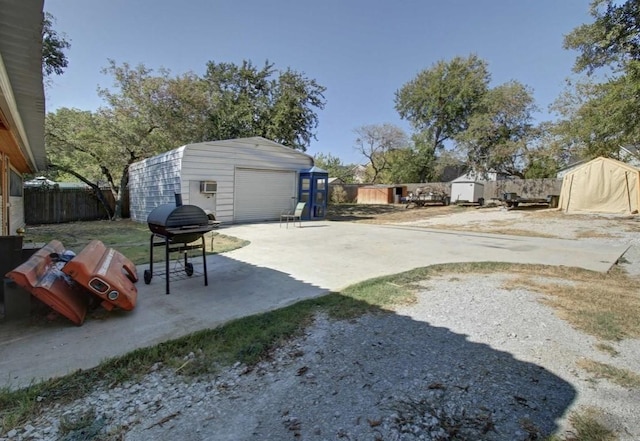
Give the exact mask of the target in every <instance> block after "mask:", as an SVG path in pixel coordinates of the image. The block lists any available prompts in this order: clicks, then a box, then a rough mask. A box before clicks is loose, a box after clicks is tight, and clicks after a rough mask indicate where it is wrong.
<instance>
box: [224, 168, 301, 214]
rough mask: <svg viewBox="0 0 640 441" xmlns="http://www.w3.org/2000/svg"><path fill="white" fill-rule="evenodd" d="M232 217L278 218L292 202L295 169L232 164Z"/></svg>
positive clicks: (293, 197) (293, 198)
mask: <svg viewBox="0 0 640 441" xmlns="http://www.w3.org/2000/svg"><path fill="white" fill-rule="evenodd" d="M234 193H235V195H234V211H235V213H234V221H235V222H259V221H265V220H278V219H280V214H281V213H282V211H284V210H290V209H291V207H292V206H293V204H294V203H295V195H296V172H294V171H288V170H286V171H285V170H283V171H279V170H260V169H250V168H236V177H235V191H234Z"/></svg>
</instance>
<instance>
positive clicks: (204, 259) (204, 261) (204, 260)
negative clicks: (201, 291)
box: [202, 235, 209, 286]
mask: <svg viewBox="0 0 640 441" xmlns="http://www.w3.org/2000/svg"><path fill="white" fill-rule="evenodd" d="M202 267H203V269H204V286H209V278H208V277H207V250H206V247H205V242H204V235H203V236H202Z"/></svg>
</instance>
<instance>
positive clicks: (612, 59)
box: [564, 0, 640, 73]
mask: <svg viewBox="0 0 640 441" xmlns="http://www.w3.org/2000/svg"><path fill="white" fill-rule="evenodd" d="M590 13H591V16H592V17H593V18H594V21H593V23H590V24H583V25H581V26H578V27H577V28H575V29H574V30H573V31H571V32H570V33H569V34H568V35H566V36H565V39H564V47H565V48H566V49H574V50H577V51H578V52H580V54H579V55H578V57H577V58H576V63H575V66H574V70H575V71H576V72H582V71H585V70H586V71H587V72H589V73H592V72H593V71H594V70H595V69H597V68H601V67H607V66H608V67H613V68H624V67H625V66H626V65H627V63H628V62H629V61H632V60H635V61H638V60H640V34H639V33H638V30H639V29H640V2H638V1H637V0H627V1H626V2H624V3H621V4H620V2H617V1H614V0H593V1H592V2H591V6H590Z"/></svg>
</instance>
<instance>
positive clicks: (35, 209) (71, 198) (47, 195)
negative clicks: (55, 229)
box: [23, 187, 129, 225]
mask: <svg viewBox="0 0 640 441" xmlns="http://www.w3.org/2000/svg"><path fill="white" fill-rule="evenodd" d="M103 194H104V196H105V198H106V199H107V202H108V203H109V205H110V206H111V208H112V209H113V207H114V206H115V203H114V199H113V195H112V194H111V192H110V191H109V190H108V189H103ZM127 196H128V195H126V194H125V195H124V197H123V204H122V205H123V207H122V215H123V217H128V216H129V198H128V197H127ZM23 197H24V216H25V222H26V224H27V225H36V224H58V223H63V222H74V221H88V220H98V219H108V214H107V212H106V210H105V208H104V207H103V205H102V204H101V203H100V201H99V200H98V198H97V197H96V196H95V195H94V194H93V192H92V191H91V190H90V189H84V188H63V189H60V188H38V187H31V188H30V187H25V189H24V193H23Z"/></svg>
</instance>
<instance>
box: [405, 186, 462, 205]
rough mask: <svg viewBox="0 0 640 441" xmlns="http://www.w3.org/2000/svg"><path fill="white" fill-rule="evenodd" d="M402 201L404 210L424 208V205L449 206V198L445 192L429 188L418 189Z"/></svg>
mask: <svg viewBox="0 0 640 441" xmlns="http://www.w3.org/2000/svg"><path fill="white" fill-rule="evenodd" d="M402 201H403V202H404V203H405V204H406V208H415V207H424V206H426V205H449V203H450V202H451V198H450V197H449V195H447V194H446V193H445V192H443V191H440V190H434V189H432V188H431V187H418V188H416V190H415V191H412V192H410V193H409V195H408V196H407V197H405V198H402Z"/></svg>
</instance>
